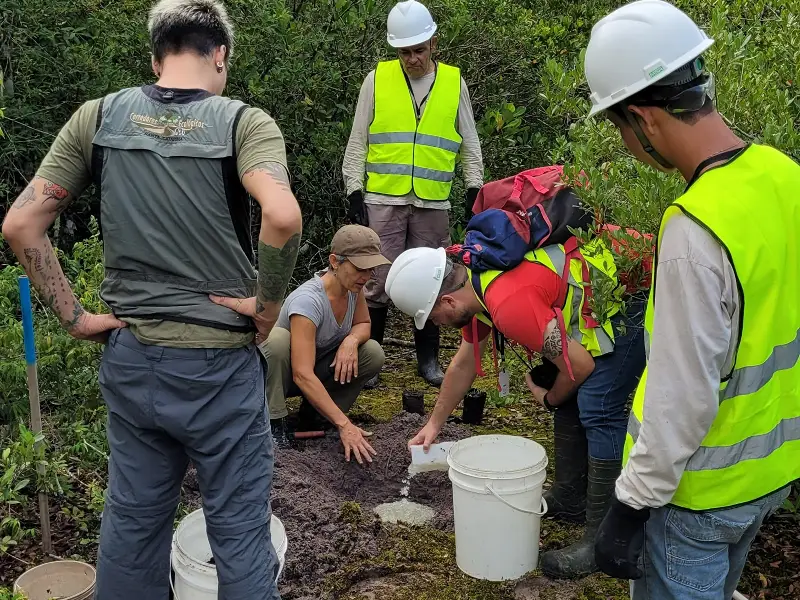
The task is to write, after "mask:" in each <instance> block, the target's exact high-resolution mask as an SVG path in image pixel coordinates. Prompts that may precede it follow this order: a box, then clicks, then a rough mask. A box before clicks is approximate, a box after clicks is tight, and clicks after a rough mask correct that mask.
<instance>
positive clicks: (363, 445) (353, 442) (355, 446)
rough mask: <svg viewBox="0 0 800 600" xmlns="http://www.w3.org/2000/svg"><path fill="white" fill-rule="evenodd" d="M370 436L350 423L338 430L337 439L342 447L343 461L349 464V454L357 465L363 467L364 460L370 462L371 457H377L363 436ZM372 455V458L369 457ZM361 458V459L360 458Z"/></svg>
mask: <svg viewBox="0 0 800 600" xmlns="http://www.w3.org/2000/svg"><path fill="white" fill-rule="evenodd" d="M369 435H371V434H370V433H369V432H368V431H364V430H363V429H361V428H360V427H356V426H355V425H353V424H352V423H351V422H350V421H348V422H347V423H346V424H345V425H343V426H342V427H340V428H339V439H340V440H341V441H342V446H344V459H345V460H346V461H347V462H350V453H351V452H352V454H353V456H355V457H356V460H357V461H358V464H360V465H363V464H364V460H363V459H366V460H367V462H372V456H377V454H378V453H377V452H375V449H374V448H373V447H372V446H370V445H369V442H367V440H366V439H364V436H369ZM370 453H372V456H370ZM362 457H363V458H362Z"/></svg>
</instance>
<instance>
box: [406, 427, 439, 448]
mask: <svg viewBox="0 0 800 600" xmlns="http://www.w3.org/2000/svg"><path fill="white" fill-rule="evenodd" d="M441 429H442V428H441V427H438V426H437V425H436V424H435V423H432V422H431V421H428V422H427V423H426V424H425V427H423V428H422V429H420V430H419V433H418V434H417V435H415V436H414V437H413V438H411V440H410V441H409V442H408V447H409V449H410V448H411V446H419V445H420V444H422V450H423V451H424V452H427V451H428V450H430V448H431V444H432V443H433V440H435V439H436V436H438V435H439V431H441Z"/></svg>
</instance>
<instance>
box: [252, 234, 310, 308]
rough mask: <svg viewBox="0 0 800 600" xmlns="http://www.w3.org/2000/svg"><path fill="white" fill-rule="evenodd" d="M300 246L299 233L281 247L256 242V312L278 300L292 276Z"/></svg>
mask: <svg viewBox="0 0 800 600" xmlns="http://www.w3.org/2000/svg"><path fill="white" fill-rule="evenodd" d="M299 248H300V234H299V233H295V234H294V235H293V236H292V237H290V238H289V239H288V240H287V241H286V243H285V244H284V245H283V247H282V248H275V247H273V246H270V245H269V244H265V243H264V242H262V241H259V242H258V294H257V298H256V312H262V311H263V310H264V304H267V303H274V302H280V301H281V300H283V295H284V294H285V293H286V288H287V286H288V285H289V279H290V278H291V277H292V271H294V265H295V262H296V261H297V251H298V249H299Z"/></svg>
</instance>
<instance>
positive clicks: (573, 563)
mask: <svg viewBox="0 0 800 600" xmlns="http://www.w3.org/2000/svg"><path fill="white" fill-rule="evenodd" d="M621 470H622V461H621V460H616V459H615V460H601V459H598V458H592V457H589V477H588V479H589V483H588V491H587V498H586V530H585V531H584V533H583V536H582V537H581V539H580V540H578V541H577V542H575V543H574V544H572V545H571V546H567V547H566V548H562V549H561V550H550V551H548V552H545V553H544V554H542V559H541V561H540V566H541V569H542V572H543V573H544V574H545V575H546V576H547V577H551V578H553V579H575V578H578V577H586V576H587V575H591V574H592V573H594V572H596V571H597V564H596V563H595V561H594V539H595V536H596V535H597V530H598V529H599V527H600V523H601V522H602V521H603V517H605V515H606V512H608V507H609V505H610V504H611V498H612V497H613V495H614V486H615V484H616V481H617V477H619V474H620V471H621Z"/></svg>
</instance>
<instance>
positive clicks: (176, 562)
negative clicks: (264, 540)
mask: <svg viewBox="0 0 800 600" xmlns="http://www.w3.org/2000/svg"><path fill="white" fill-rule="evenodd" d="M269 529H270V535H271V536H272V546H273V547H274V548H275V552H276V553H277V555H278V562H279V563H280V567H279V568H278V576H277V577H276V578H275V580H276V581H277V580H278V578H280V576H281V572H283V564H284V560H285V557H286V548H287V546H288V540H287V538H286V529H285V528H284V526H283V523H281V520H280V519H278V517H276V516H275V515H274V514H273V515H272V519H271V521H270V525H269ZM211 556H212V553H211V544H210V543H209V542H208V535H207V533H206V520H205V516H204V515H203V509H202V508H198V509H197V510H196V511H194V512H192V513H189V514H188V515H186V517H184V519H183V520H182V521H181V522H180V523H179V524H178V527H177V528H176V529H175V534H174V535H173V536H172V569H173V570H174V571H175V582H174V584H173V592H174V594H175V600H217V568H216V567H215V566H214V565H213V564H209V563H208V561H209V560H211Z"/></svg>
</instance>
